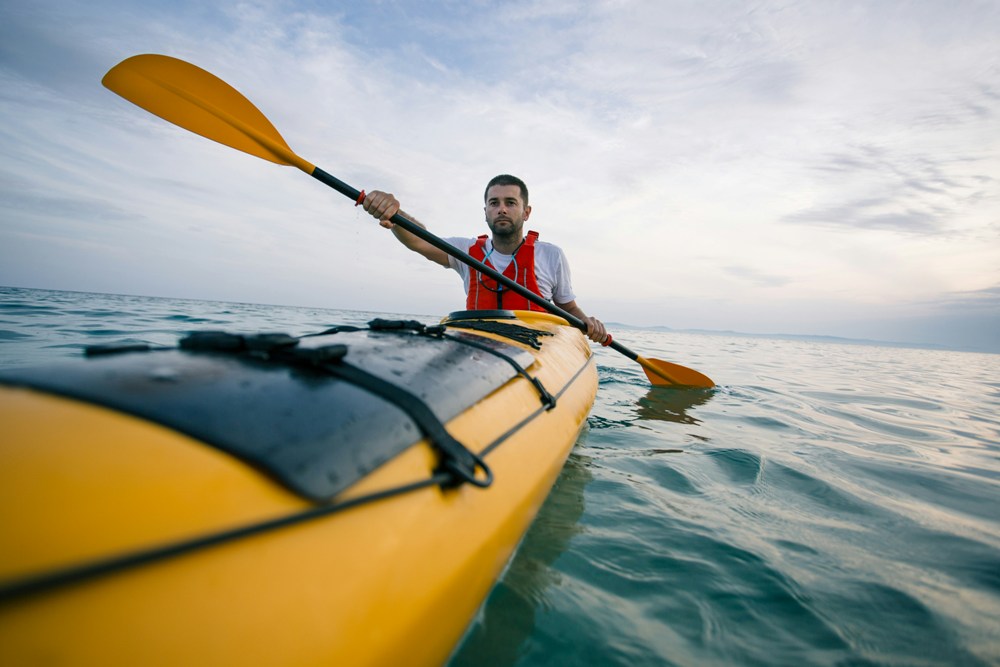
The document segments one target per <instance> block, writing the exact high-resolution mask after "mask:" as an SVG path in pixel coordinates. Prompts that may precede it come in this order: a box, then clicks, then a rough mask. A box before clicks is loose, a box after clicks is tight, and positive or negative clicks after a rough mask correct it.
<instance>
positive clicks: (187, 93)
mask: <svg viewBox="0 0 1000 667" xmlns="http://www.w3.org/2000/svg"><path fill="white" fill-rule="evenodd" d="M102 83H103V84H104V85H105V86H106V87H107V88H109V89H110V90H112V91H113V92H115V93H117V94H119V95H121V96H122V97H124V98H125V99H127V100H128V101H129V102H132V103H133V104H135V105H137V106H140V107H142V108H143V109H145V110H146V111H149V112H150V113H152V114H155V115H157V116H159V117H160V118H163V119H164V120H167V121H170V122H171V123H173V124H174V125H179V126H180V127H183V128H184V129H186V130H190V131H191V132H194V133H195V134H200V135H201V136H203V137H207V138H208V139H211V140H213V141H217V142H219V143H220V144H224V145H226V146H229V147H231V148H235V149H237V150H241V151H243V152H244V153H249V154H250V155H256V156H257V157H259V158H263V159H265V160H269V161H271V162H276V163H278V164H284V165H294V166H297V167H299V168H300V169H303V170H304V171H307V172H310V173H311V171H312V165H309V164H308V163H306V162H305V161H304V160H302V158H299V157H298V156H297V155H295V153H294V152H292V150H291V149H290V148H289V147H288V144H286V143H285V140H284V139H283V138H282V137H281V134H279V133H278V131H277V130H276V129H275V128H274V126H273V125H272V124H271V121H269V120H268V119H267V118H266V117H265V116H264V114H262V113H261V112H260V110H259V109H257V107H255V106H254V105H253V103H252V102H250V100H248V99H247V98H245V97H243V95H242V94H240V92H239V91H237V90H236V89H235V88H233V87H232V86H230V85H229V84H228V83H226V82H225V81H223V80H222V79H220V78H219V77H217V76H215V75H214V74H212V73H210V72H206V71H205V70H203V69H201V68H200V67H198V66H196V65H192V64H191V63H188V62H185V61H183V60H179V59H177V58H171V57H170V56H162V55H155V54H145V55H139V56H132V57H131V58H127V59H125V60H123V61H122V62H120V63H118V64H117V65H115V66H114V67H113V68H111V70H110V71H109V72H108V73H107V74H106V75H104V79H103V80H102Z"/></svg>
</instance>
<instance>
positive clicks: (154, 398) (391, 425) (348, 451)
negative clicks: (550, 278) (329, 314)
mask: <svg viewBox="0 0 1000 667" xmlns="http://www.w3.org/2000/svg"><path fill="white" fill-rule="evenodd" d="M449 335H450V336H455V337H463V336H467V334H449ZM470 338H473V339H474V340H476V341H478V342H479V343H481V344H483V343H485V344H487V345H489V346H490V347H491V348H494V349H496V350H498V351H500V352H502V353H504V354H506V355H508V356H510V357H513V358H514V359H515V360H516V361H517V362H518V363H519V364H520V365H521V366H522V367H525V368H526V367H528V366H530V365H531V363H532V361H533V357H532V355H531V354H530V353H528V352H527V351H525V350H523V349H521V348H518V347H514V346H512V345H507V344H504V343H500V342H497V341H492V340H488V339H484V338H481V337H478V336H475V337H471V336H470ZM333 344H342V345H346V346H347V349H348V351H347V354H346V356H345V357H344V361H346V362H349V363H350V364H352V365H354V366H357V367H360V368H363V369H364V370H366V371H368V372H370V373H372V374H374V375H377V376H378V377H380V378H382V379H384V380H388V381H390V382H393V383H395V384H397V385H399V386H401V387H404V388H406V389H408V390H409V391H410V392H412V393H414V394H416V395H417V396H419V397H420V398H421V399H423V401H424V402H425V403H427V404H428V405H429V406H430V407H431V409H432V410H433V412H434V413H435V415H436V416H437V417H438V418H439V419H440V420H441V421H443V422H446V421H448V420H449V419H451V418H452V417H454V416H456V415H458V414H459V413H461V412H463V411H464V410H465V409H467V408H469V407H471V406H472V405H474V404H475V403H477V402H478V401H480V400H481V399H482V398H484V397H485V396H486V395H488V394H489V393H490V392H492V391H493V390H494V389H496V388H498V387H500V386H501V385H503V384H504V383H505V382H506V381H508V380H509V379H511V378H512V377H513V376H514V375H515V374H516V372H515V370H514V369H513V367H512V366H511V365H510V364H509V363H507V362H506V361H504V360H503V359H501V358H499V357H497V356H496V355H493V354H490V353H488V352H485V351H483V350H481V349H476V348H474V347H471V346H468V345H464V344H462V343H459V342H456V341H454V340H449V339H448V338H432V337H427V336H418V335H411V334H408V333H405V332H404V333H398V332H376V331H369V330H362V331H356V332H341V333H337V334H335V335H328V336H316V337H308V338H303V339H301V341H300V347H302V348H312V347H321V346H324V345H333ZM0 383H2V384H8V385H16V386H26V387H31V388H35V389H41V390H44V391H48V392H52V393H55V394H60V395H64V396H70V397H73V398H78V399H81V400H84V401H88V402H92V403H96V404H100V405H104V406H108V407H111V408H113V409H116V410H119V411H121V412H125V413H130V414H133V415H137V416H139V417H143V418H145V419H148V420H150V421H154V422H157V423H159V424H163V425H165V426H168V427H170V428H173V429H175V430H177V431H180V432H182V433H185V434H187V435H190V436H192V437H194V438H196V439H198V440H201V441H202V442H205V443H206V444H209V445H211V446H213V447H217V448H218V449H221V450H223V451H225V452H228V453H230V454H232V455H234V456H236V457H238V458H240V459H242V460H244V461H246V462H248V463H250V464H252V465H254V466H256V467H258V468H260V469H262V470H264V471H265V472H267V473H269V474H270V475H272V476H273V477H275V478H277V479H278V480H279V481H281V482H282V483H283V484H285V485H286V486H288V487H289V488H290V489H291V490H293V491H295V492H297V493H299V494H301V495H303V496H305V497H308V498H310V499H313V500H317V501H323V500H329V499H330V498H332V497H334V496H335V495H336V494H337V493H339V492H340V491H342V490H344V489H345V488H347V487H348V486H350V485H351V484H352V483H354V482H355V481H357V480H358V479H360V478H362V477H364V476H365V475H367V474H368V473H369V472H371V471H372V470H374V469H375V468H376V467H378V466H379V465H381V464H382V463H384V462H386V461H388V460H389V459H391V458H392V457H393V456H395V455H397V454H399V453H400V452H402V451H403V450H405V449H406V448H408V447H410V446H411V445H413V444H415V443H416V442H418V441H419V440H420V439H421V438H422V436H421V434H420V433H419V432H418V430H417V427H416V425H415V424H414V422H413V421H412V420H411V419H410V418H409V417H408V416H407V415H406V414H405V413H404V412H403V411H402V410H400V409H399V408H397V407H396V406H394V405H392V404H390V403H388V402H386V401H384V400H383V399H381V398H378V397H376V396H374V395H372V394H371V393H369V392H367V391H365V390H364V389H361V388H358V387H355V386H352V385H350V384H348V383H347V382H345V381H343V380H339V379H337V378H335V377H331V376H330V375H328V374H325V373H323V372H322V371H321V370H319V369H309V368H301V367H291V366H288V365H283V364H275V363H272V362H266V361H258V360H253V359H248V358H245V357H239V356H234V355H228V354H220V353H213V352H202V351H198V352H192V351H187V350H180V349H164V350H154V351H146V352H125V353H120V354H110V355H100V356H95V357H90V358H86V359H81V360H79V361H73V362H65V363H60V364H57V365H53V366H48V367H44V368H36V369H15V370H10V371H5V372H3V373H0ZM53 417H54V418H55V416H53Z"/></svg>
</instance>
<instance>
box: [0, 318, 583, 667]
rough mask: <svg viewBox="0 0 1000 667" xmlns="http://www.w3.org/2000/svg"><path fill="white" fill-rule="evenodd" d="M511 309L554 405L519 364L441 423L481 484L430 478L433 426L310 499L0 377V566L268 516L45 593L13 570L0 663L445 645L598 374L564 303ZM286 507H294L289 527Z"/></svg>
mask: <svg viewBox="0 0 1000 667" xmlns="http://www.w3.org/2000/svg"><path fill="white" fill-rule="evenodd" d="M517 315H518V319H517V324H518V325H519V326H524V327H530V328H534V329H538V330H543V331H545V332H546V333H548V334H551V335H550V336H547V338H546V340H545V341H544V342H543V343H542V345H541V349H540V350H531V354H532V355H533V358H534V361H533V362H532V364H531V365H530V366H529V367H528V369H527V370H528V372H529V373H530V374H531V375H532V376H533V377H535V378H537V379H538V380H540V381H541V382H542V384H543V385H545V387H546V388H548V390H549V391H550V392H551V393H552V394H555V395H556V397H557V405H556V407H555V408H553V409H546V408H545V407H544V406H542V405H541V403H540V401H539V397H538V391H537V389H536V388H535V387H534V386H532V384H531V383H530V382H528V381H527V380H526V379H525V378H523V377H520V376H518V377H516V378H514V379H511V380H509V381H507V382H506V383H504V384H503V385H502V386H501V387H500V388H498V389H496V390H495V391H493V392H491V393H490V394H489V395H488V396H487V397H486V398H484V399H482V400H479V401H478V402H476V403H475V404H474V405H472V406H471V407H469V408H468V409H466V410H464V411H463V412H461V413H460V414H458V415H457V416H455V417H454V418H451V419H449V420H448V421H447V423H446V427H447V430H448V432H449V433H450V434H451V435H453V436H454V437H455V438H456V439H457V440H458V441H460V442H461V443H463V444H464V445H465V446H466V447H467V448H468V449H469V450H471V451H473V452H476V453H479V454H481V456H482V458H483V460H484V461H485V462H486V463H487V464H488V466H489V468H490V470H491V471H492V475H493V481H492V484H491V485H490V486H489V487H488V488H478V487H477V486H474V485H472V484H468V483H466V484H460V485H457V486H452V485H441V484H422V483H423V482H424V481H426V480H428V479H431V478H433V477H434V475H435V473H436V472H437V471H438V470H439V469H440V468H439V465H440V458H441V456H440V452H439V451H438V450H437V449H436V448H435V447H433V446H432V444H431V443H430V442H429V441H428V440H426V439H425V440H420V441H419V442H417V443H416V444H415V445H413V446H410V447H407V448H406V449H405V450H404V451H402V452H401V453H399V454H398V455H396V456H394V457H393V458H391V459H390V460H388V461H387V462H385V463H383V464H382V465H380V466H378V467H377V468H376V469H375V470H374V471H372V472H371V473H370V474H367V475H366V476H364V477H363V478H362V479H360V480H359V481H357V482H356V483H353V484H352V485H351V486H350V487H348V488H347V489H345V490H344V491H342V492H340V493H338V494H337V495H336V497H334V498H332V499H330V500H329V501H325V502H317V501H316V500H314V499H310V498H306V497H303V495H302V494H300V493H296V492H294V491H292V490H290V489H289V488H287V487H285V486H282V485H281V484H277V483H275V480H274V479H273V478H271V477H270V476H268V475H267V474H263V473H262V472H261V471H260V470H258V469H257V468H255V467H253V466H248V465H246V464H245V463H244V462H242V461H239V460H234V458H233V457H232V456H231V454H229V453H227V452H224V451H220V450H218V449H216V448H212V447H207V446H205V445H204V443H202V442H200V441H198V440H197V439H195V438H192V437H190V436H189V435H186V434H183V433H178V432H177V431H175V430H172V429H170V428H168V427H165V426H163V425H160V424H155V423H152V422H149V421H148V420H145V419H142V418H139V417H135V416H130V415H127V414H122V413H121V412H119V411H115V410H112V409H109V408H107V407H102V406H98V405H93V404H90V403H84V402H81V401H79V400H76V399H73V398H67V397H63V396H57V395H53V394H51V393H46V392H42V391H38V390H37V389H34V388H30V387H19V386H4V387H0V421H3V423H5V424H7V425H8V426H6V427H5V429H6V430H7V432H8V435H7V436H6V437H5V442H4V445H3V449H2V456H3V458H2V462H0V511H2V516H0V526H2V527H3V528H2V538H3V539H2V542H3V543H2V544H0V553H2V554H4V555H3V556H0V581H4V582H15V583H16V582H19V581H24V580H31V579H32V578H33V577H37V576H38V574H39V573H46V572H53V571H55V572H60V571H70V572H72V571H73V570H74V568H76V569H79V568H80V567H81V564H82V565H83V566H84V567H86V566H87V564H93V563H98V564H99V563H101V562H107V561H109V560H110V561H114V559H115V558H120V557H122V556H123V555H124V556H125V557H127V556H129V555H130V554H133V555H134V554H140V555H141V554H143V553H148V552H158V550H159V551H169V548H170V547H171V545H177V544H187V543H192V542H197V541H198V540H200V539H203V538H204V536H212V535H218V534H231V533H238V532H239V531H240V530H241V529H242V528H244V527H246V526H268V525H270V524H274V527H273V528H267V529H264V530H260V531H256V532H255V531H250V532H248V533H247V534H246V535H244V536H237V537H233V538H232V539H225V540H220V541H219V542H218V543H209V544H206V545H205V546H201V547H197V548H191V549H187V550H183V549H182V550H180V552H179V553H178V554H177V555H169V554H168V555H163V554H162V553H160V554H159V555H158V556H157V557H156V558H152V559H150V560H149V561H148V562H139V563H138V564H132V565H128V566H124V567H111V568H109V571H108V572H106V573H100V572H98V573H92V574H90V575H88V576H85V577H80V578H76V579H74V578H72V577H69V578H68V580H67V583H64V584H59V583H58V582H56V583H55V584H52V585H48V586H43V587H41V588H40V589H39V590H37V591H32V590H29V591H28V592H25V593H19V592H17V591H16V590H15V589H16V587H12V586H8V589H10V590H13V591H14V592H13V593H10V594H9V595H7V596H5V597H4V598H3V599H2V602H0V663H3V664H35V663H52V664H68V663H72V664H77V665H79V664H101V665H108V664H181V663H192V662H195V663H202V664H217V663H236V662H239V663H244V664H257V663H262V664H326V665H329V664H350V665H388V664H396V665H398V664H408V665H423V664H428V665H430V664H441V663H442V662H444V661H445V660H447V657H448V656H449V654H450V653H451V652H452V651H453V650H454V648H455V646H456V644H457V642H458V641H459V640H460V638H461V636H462V634H463V632H464V631H465V629H466V627H467V626H468V623H469V622H470V620H471V619H472V618H473V616H474V614H475V612H476V610H477V609H478V607H479V606H480V605H481V604H482V602H483V600H484V599H485V597H486V595H487V594H488V592H489V590H490V588H491V587H492V585H493V584H494V582H495V581H496V579H497V577H498V576H499V575H500V573H501V572H502V570H503V568H504V567H505V565H506V563H507V562H508V560H509V559H510V557H511V555H512V554H513V552H514V550H515V548H516V546H517V544H518V542H519V541H520V539H521V537H522V536H523V534H524V532H525V531H526V529H527V527H528V525H529V524H530V522H531V520H532V519H533V517H534V516H535V514H536V513H537V511H538V509H539V507H540V506H541V504H542V502H543V501H544V499H545V497H546V495H547V494H548V492H549V490H550V489H551V487H552V484H553V483H554V481H555V479H556V477H557V476H558V474H559V471H560V469H561V468H562V466H563V463H564V462H565V459H566V457H567V456H568V454H569V451H570V450H571V448H572V446H573V444H574V442H575V441H576V438H577V436H578V434H579V432H580V430H581V428H582V427H583V425H584V424H585V422H586V417H587V414H588V412H589V410H590V407H591V405H592V403H593V400H594V396H595V393H596V389H597V375H596V370H595V368H594V364H593V360H592V359H591V357H590V349H589V345H588V344H587V342H586V340H585V339H584V338H583V336H582V335H581V334H579V332H577V331H576V330H575V329H572V328H570V327H568V326H566V325H565V323H564V322H563V321H562V320H560V319H559V318H555V317H553V316H549V315H545V314H527V313H518V314H517ZM475 335H478V336H482V337H483V338H496V337H497V336H495V335H493V334H489V333H478V332H477V333H475ZM518 346H519V347H526V346H522V345H518ZM154 371H155V369H154ZM421 484H422V485H421ZM409 485H415V486H416V488H414V489H413V490H408V491H406V492H396V490H398V489H400V488H404V487H407V486H409ZM386 491H390V492H391V493H388V494H387V497H379V494H381V493H383V492H386ZM372 498H375V499H372ZM353 502H357V503H358V504H357V505H352V503H353ZM328 508H333V509H334V510H335V511H333V510H331V511H330V512H329V513H326V510H327V509H328ZM287 517H303V518H301V520H299V519H296V520H295V521H293V522H288V523H287V524H281V523H280V522H281V521H282V520H283V519H285V518H287ZM279 524H280V525H279ZM139 560H140V561H141V559H139Z"/></svg>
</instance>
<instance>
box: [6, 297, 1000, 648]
mask: <svg viewBox="0 0 1000 667" xmlns="http://www.w3.org/2000/svg"><path fill="white" fill-rule="evenodd" d="M375 316H385V314H379V313H360V312H355V311H331V310H322V309H306V308H287V307H274V306H259V305H249V304H233V303H213V302H205V301H185V300H175V299H152V298H145V297H127V296H112V295H95V294H80V293H69V292H47V291H38V290H22V289H11V288H0V366H11V365H24V364H32V363H43V362H45V361H51V360H54V359H58V358H64V357H67V356H76V355H78V354H79V353H80V350H81V349H82V348H83V346H85V345H87V344H92V343H97V342H110V341H123V340H125V341H142V342H149V343H157V344H173V343H175V342H176V340H177V336H178V334H179V333H182V332H185V331H190V330H193V329H229V330H236V331H286V332H288V333H293V334H302V333H310V332H314V331H317V330H319V329H321V328H323V327H326V326H329V325H332V324H361V323H364V322H367V321H368V320H369V319H371V318H372V317H375ZM418 319H423V320H424V321H427V322H431V321H433V320H434V318H418ZM615 333H616V334H617V337H618V338H619V340H621V341H622V342H623V343H624V344H625V345H627V346H629V347H630V348H632V349H634V350H636V351H638V352H639V353H640V354H642V355H643V356H649V357H657V358H662V359H667V360H670V361H675V362H678V363H681V364H684V365H687V366H691V367H693V368H697V369H698V370H700V371H702V372H705V373H706V374H708V375H709V376H711V377H712V378H714V379H715V380H716V381H717V382H718V383H719V385H720V386H719V387H718V388H717V389H716V390H714V391H711V392H679V391H672V390H667V389H656V390H654V389H651V388H650V387H649V384H648V382H647V381H646V379H645V377H644V375H643V374H642V371H641V369H640V368H639V367H638V366H637V365H636V364H634V363H633V362H631V361H629V360H628V359H626V358H624V357H622V356H621V355H618V354H616V353H614V352H611V351H608V350H599V351H598V369H599V373H600V378H601V388H600V391H599V394H598V397H597V402H596V403H595V405H594V408H593V410H592V412H591V416H590V418H589V421H588V427H587V429H586V430H585V431H584V433H583V435H582V436H581V438H580V441H579V442H578V444H577V446H576V448H575V450H574V452H573V454H572V455H571V457H570V460H569V462H568V463H567V465H566V467H565V469H564V471H563V474H562V476H561V477H560V479H559V482H558V484H557V486H556V488H555V489H554V491H553V493H552V494H551V495H550V497H549V499H548V501H547V502H546V504H545V506H544V507H543V509H542V511H541V513H540V515H539V517H538V519H537V520H536V522H535V524H534V525H533V526H532V529H531V531H530V532H529V534H528V536H527V537H526V539H525V541H524V543H523V544H522V546H521V548H520V550H519V551H518V553H517V556H516V558H515V559H514V560H513V562H512V563H511V565H510V567H509V569H508V571H507V572H506V574H505V576H504V577H503V579H502V581H501V582H500V583H499V584H498V586H497V587H496V588H495V589H494V591H493V593H492V594H491V595H490V598H489V600H488V602H487V604H486V605H485V607H484V609H483V610H482V611H481V613H480V615H479V617H478V619H477V620H476V622H475V623H474V624H473V626H472V627H471V628H470V631H469V633H468V635H467V637H466V639H465V641H464V642H463V644H462V646H461V647H460V648H459V650H458V651H457V653H456V654H455V656H454V657H453V658H452V661H451V665H453V666H455V667H458V666H465V665H630V666H631V665H1000V355H989V354H973V353H964V352H948V351H939V350H922V349H908V348H896V347H878V346H870V345H850V344H836V343H828V342H822V343H819V342H800V341H788V340H776V339H763V338H749V337H739V336H721V335H720V336H713V335H695V334H681V333H664V332H656V331H642V330H622V331H618V332H615Z"/></svg>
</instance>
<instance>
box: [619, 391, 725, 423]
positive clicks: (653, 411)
mask: <svg viewBox="0 0 1000 667" xmlns="http://www.w3.org/2000/svg"><path fill="white" fill-rule="evenodd" d="M714 395H715V390H713V389H670V388H668V387H654V388H653V389H650V390H649V391H647V392H646V395H645V396H643V397H641V398H640V399H639V400H638V401H637V403H636V414H637V415H638V416H639V418H640V419H653V420H660V421H668V422H677V423H678V424H699V423H700V422H699V420H698V419H696V418H695V417H694V416H693V415H691V414H690V413H689V411H690V410H691V409H692V408H695V407H698V406H699V405H703V404H705V403H707V402H708V401H709V400H711V398H712V396H714Z"/></svg>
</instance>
